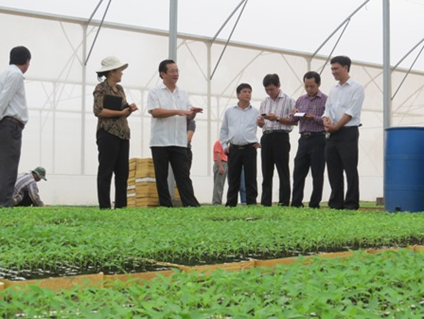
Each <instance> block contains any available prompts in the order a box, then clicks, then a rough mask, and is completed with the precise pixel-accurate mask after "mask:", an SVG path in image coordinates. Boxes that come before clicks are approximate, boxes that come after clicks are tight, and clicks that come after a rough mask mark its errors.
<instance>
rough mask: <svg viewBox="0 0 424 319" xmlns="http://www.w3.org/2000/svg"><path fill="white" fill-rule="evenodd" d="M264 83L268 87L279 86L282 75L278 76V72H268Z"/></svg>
mask: <svg viewBox="0 0 424 319" xmlns="http://www.w3.org/2000/svg"><path fill="white" fill-rule="evenodd" d="M262 84H263V85H264V87H267V86H268V85H271V84H273V85H275V86H279V85H280V77H279V76H278V74H275V73H274V74H267V75H265V77H264V79H263V81H262Z"/></svg>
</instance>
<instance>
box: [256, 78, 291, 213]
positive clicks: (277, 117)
mask: <svg viewBox="0 0 424 319" xmlns="http://www.w3.org/2000/svg"><path fill="white" fill-rule="evenodd" d="M263 86H264V87H265V91H266V93H267V94H268V97H267V98H266V99H265V101H263V102H262V103H261V107H260V109H259V110H260V114H261V116H259V118H258V121H257V124H258V126H259V127H260V128H262V133H263V135H262V137H261V146H262V151H261V158H262V176H263V181H262V198H261V204H262V205H263V206H271V205H272V180H273V176H274V165H275V167H277V172H278V177H279V179H280V191H279V198H278V205H280V206H289V204H290V172H289V152H290V139H289V133H290V132H291V131H292V125H297V122H293V121H292V120H291V119H290V118H289V116H290V114H291V112H292V110H293V108H294V105H295V103H296V102H295V100H294V99H292V98H291V97H290V96H288V95H287V94H285V93H284V92H283V91H281V89H280V78H279V77H278V75H277V74H268V75H266V76H265V78H264V79H263Z"/></svg>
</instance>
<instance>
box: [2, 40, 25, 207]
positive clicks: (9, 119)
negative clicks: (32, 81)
mask: <svg viewBox="0 0 424 319" xmlns="http://www.w3.org/2000/svg"><path fill="white" fill-rule="evenodd" d="M30 60H31V53H30V52H29V50H28V49H27V48H25V47H23V46H19V47H15V48H13V49H12V50H11V51H10V62H9V67H8V68H7V69H6V70H5V71H4V72H3V73H2V74H1V75H0V207H11V206H12V195H13V189H14V187H15V182H16V176H17V175H18V166H19V160H20V157H21V144H22V130H23V129H24V127H25V124H26V123H27V122H28V107H27V103H26V97H25V86H24V73H25V72H26V71H27V70H28V68H29V63H30Z"/></svg>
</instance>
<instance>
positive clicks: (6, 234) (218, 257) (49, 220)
mask: <svg viewBox="0 0 424 319" xmlns="http://www.w3.org/2000/svg"><path fill="white" fill-rule="evenodd" d="M423 239H424V215H423V214H408V213H398V214H390V213H385V212H379V211H367V212H361V211H337V210H327V209H320V210H314V209H307V208H305V209H294V208H282V207H270V208H268V207H261V206H256V207H237V208H224V207H216V206H211V207H200V208H174V209H167V208H155V209H122V210H109V211H104V210H102V211H101V210H98V209H97V208H81V207H45V208H13V209H2V210H1V212H0V267H3V268H12V269H14V270H16V271H18V272H21V271H23V270H25V269H29V270H32V271H34V270H39V269H41V270H43V271H44V272H45V274H46V275H50V274H64V271H65V270H66V271H67V272H68V273H67V274H69V271H71V274H73V272H74V274H76V273H79V272H87V273H89V272H99V271H104V272H106V273H107V272H109V273H123V272H136V271H137V272H139V271H143V269H144V270H152V269H151V267H154V266H155V265H154V263H153V264H152V263H151V261H152V260H156V261H163V262H171V263H180V264H187V265H194V264H205V263H223V262H232V261H237V260H246V259H249V258H280V257H287V256H297V255H299V254H302V255H307V254H315V253H319V252H332V251H341V250H347V249H351V250H356V249H365V248H376V247H391V246H396V247H397V246H407V245H409V244H411V243H412V244H421V243H422V242H423ZM149 267H150V268H149ZM0 277H1V269H0Z"/></svg>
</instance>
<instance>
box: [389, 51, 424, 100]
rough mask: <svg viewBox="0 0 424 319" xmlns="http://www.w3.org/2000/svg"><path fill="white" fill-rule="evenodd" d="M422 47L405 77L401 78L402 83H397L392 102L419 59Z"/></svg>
mask: <svg viewBox="0 0 424 319" xmlns="http://www.w3.org/2000/svg"><path fill="white" fill-rule="evenodd" d="M423 49H424V46H422V47H421V50H420V52H418V54H417V56H416V57H415V60H414V62H412V64H411V66H410V67H409V69H408V72H406V74H405V76H404V77H403V79H402V81H401V82H400V83H399V86H398V87H397V89H396V91H395V93H394V94H393V96H392V100H393V99H394V98H395V96H396V94H397V93H398V92H399V90H400V88H401V87H402V85H403V82H405V80H406V78H407V77H408V75H409V73H411V70H412V68H413V67H414V65H415V62H417V60H418V58H419V57H420V55H421V53H422V52H423Z"/></svg>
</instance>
